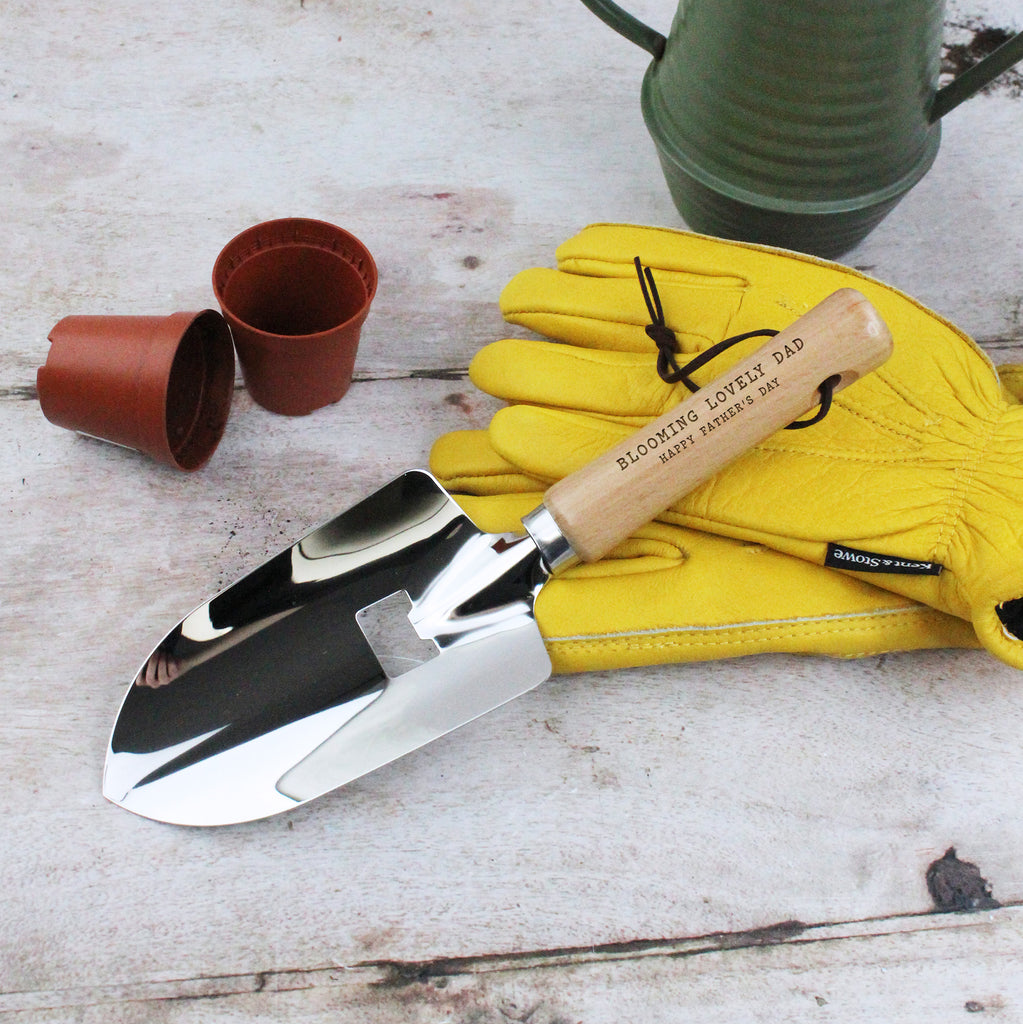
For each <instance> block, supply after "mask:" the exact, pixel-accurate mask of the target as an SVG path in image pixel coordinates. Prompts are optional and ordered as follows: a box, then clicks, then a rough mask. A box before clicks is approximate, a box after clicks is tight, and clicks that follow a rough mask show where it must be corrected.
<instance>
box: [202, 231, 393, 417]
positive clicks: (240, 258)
mask: <svg viewBox="0 0 1023 1024" xmlns="http://www.w3.org/2000/svg"><path fill="white" fill-rule="evenodd" d="M376 286H377V268H376V264H375V263H374V262H373V257H372V256H371V255H370V253H369V250H368V249H367V248H366V247H365V246H364V245H363V244H362V242H360V241H359V240H358V239H357V238H356V237H355V236H354V235H351V234H349V233H348V232H347V231H345V230H343V229H342V228H339V227H335V226H334V225H333V224H328V223H326V222H325V221H319V220H307V219H304V218H295V217H292V218H285V219H283V220H271V221H267V222H266V223H263V224H257V225H255V226H254V227H251V228H248V229H247V230H245V231H243V232H242V233H241V234H240V235H238V236H237V237H235V238H234V239H232V240H231V241H230V242H228V244H227V245H226V246H225V247H224V249H223V251H222V252H221V253H220V255H219V256H218V257H217V261H216V263H215V265H214V267H213V291H214V293H215V294H216V296H217V301H218V302H219V303H220V308H221V310H222V311H223V313H224V316H225V318H226V319H227V322H228V323H229V324H230V325H231V333H232V334H233V335H234V343H235V348H236V349H237V350H238V359H239V361H240V363H241V366H242V375H243V377H244V378H245V385H246V387H247V388H248V389H249V393H250V394H251V395H252V397H253V398H254V399H255V400H256V401H257V402H258V403H259V404H260V405H262V406H263V407H264V408H266V409H270V410H271V411H273V412H278V413H284V414H285V415H289V416H301V415H305V414H306V413H310V412H312V411H313V410H314V409H319V408H321V407H322V406H325V405H329V404H330V403H332V402H336V401H338V400H339V399H340V398H341V397H342V396H343V395H344V394H345V392H346V391H347V390H348V387H349V385H350V384H351V382H352V371H353V369H354V366H355V355H356V351H357V350H358V346H359V334H360V332H361V330H362V325H363V322H364V321H365V319H366V315H367V314H368V313H369V307H370V303H371V302H372V301H373V296H374V294H375V293H376Z"/></svg>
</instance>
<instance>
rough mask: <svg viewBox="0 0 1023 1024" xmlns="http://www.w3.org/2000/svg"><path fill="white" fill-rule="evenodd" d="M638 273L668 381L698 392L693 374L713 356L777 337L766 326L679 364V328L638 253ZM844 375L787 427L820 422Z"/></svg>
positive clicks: (823, 386) (825, 385)
mask: <svg viewBox="0 0 1023 1024" xmlns="http://www.w3.org/2000/svg"><path fill="white" fill-rule="evenodd" d="M633 262H634V263H635V265H636V274H637V275H638V277H639V287H640V288H641V289H642V291H643V300H644V302H646V308H647V312H648V313H649V314H650V323H649V324H648V325H647V326H646V327H645V328H644V330H645V331H646V334H647V337H648V338H650V340H651V341H653V343H654V344H655V345H656V346H657V374H658V376H659V377H660V378H661V380H663V381H664V382H665V384H677V383H679V382H681V383H682V384H684V385H685V386H686V387H687V388H688V389H689V391H691V392H692V393H693V394H696V392H697V391H699V390H700V385H699V384H697V383H696V382H695V381H694V380H693V379H692V375H693V374H694V373H695V372H696V371H697V370H699V369H700V368H701V367H703V366H706V365H707V363H709V362H710V361H711V360H713V359H715V358H716V357H717V356H719V355H721V353H722V352H724V351H726V350H727V349H729V348H731V347H732V346H733V345H737V344H739V343H740V342H743V341H748V340H749V339H750V338H773V337H774V336H775V335H776V334H777V333H778V332H777V331H776V330H773V329H772V328H770V327H764V328H761V329H760V330H756V331H746V333H745V334H737V335H735V336H734V337H732V338H725V340H724V341H719V342H718V343H717V344H716V345H711V346H710V348H707V349H704V350H703V351H702V352H701V353H700V354H699V355H698V356H695V357H694V358H693V359H690V360H689V362H687V363H686V364H685V365H684V366H679V364H678V351H679V348H678V339H677V338H676V337H675V332H674V331H673V330H672V329H671V328H670V327H669V326H668V324H667V322H666V321H665V319H664V308H663V306H662V305H661V297H660V295H659V294H658V292H657V285H656V283H655V282H654V275H653V272H652V271H651V269H650V268H649V267H644V266H643V264H642V262H641V260H640V258H639V257H638V256H636V257H635V259H634V261H633ZM840 380H841V376H840V375H839V374H835V375H833V376H831V377H828V378H827V380H824V381H821V383H820V385H819V386H818V388H817V390H818V392H819V393H820V396H821V401H820V405H819V407H818V409H817V412H816V413H815V414H814V415H813V416H812V417H811V418H810V419H808V420H796V421H795V422H793V423H790V424H789V425H788V426H787V427H785V429H786V430H802V429H803V428H804V427H812V426H813V425H814V424H815V423H820V421H821V420H822V419H824V417H825V416H827V414H828V412H829V411H830V409H831V400H832V398H833V397H834V393H835V388H836V387H837V386H838V383H839V381H840Z"/></svg>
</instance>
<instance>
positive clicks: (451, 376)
mask: <svg viewBox="0 0 1023 1024" xmlns="http://www.w3.org/2000/svg"><path fill="white" fill-rule="evenodd" d="M468 377H469V368H468V367H467V366H434V367H426V368H424V369H418V370H379V371H367V372H365V373H355V374H353V375H352V383H353V384H373V383H376V382H378V381H389V380H440V381H462V380H467V379H468ZM234 389H235V391H244V390H245V385H244V383H243V382H242V381H237V382H236V383H235V388H234ZM8 400H10V401H14V402H37V401H38V400H39V392H38V391H37V390H36V386H35V384H14V385H12V386H10V387H0V401H8Z"/></svg>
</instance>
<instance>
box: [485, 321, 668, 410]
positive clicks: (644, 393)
mask: <svg viewBox="0 0 1023 1024" xmlns="http://www.w3.org/2000/svg"><path fill="white" fill-rule="evenodd" d="M469 378H470V379H471V380H472V382H473V383H474V384H475V385H476V387H478V388H480V390H482V391H486V392H487V393H488V394H490V395H494V396H495V397H497V398H502V399H504V400H505V401H506V402H530V403H533V404H536V405H546V406H554V407H563V408H566V409H577V410H579V411H583V412H593V413H597V414H602V415H606V416H611V417H617V416H626V417H643V418H645V419H649V418H650V417H653V416H658V415H660V414H661V413H662V412H664V411H665V410H667V409H669V408H671V406H673V405H676V404H677V403H678V401H679V400H680V398H681V397H682V395H683V393H686V392H685V388H684V387H683V386H682V385H680V384H666V383H665V382H664V381H663V380H662V379H661V378H660V377H659V376H658V375H657V369H656V366H655V363H654V358H653V357H652V356H650V355H638V354H635V353H631V352H604V351H599V350H594V349H585V348H577V347H576V346H574V345H552V344H551V343H550V342H546V341H532V340H528V339H523V338H507V339H505V340H503V341H496V342H493V343H492V344H490V345H487V346H485V347H484V348H482V349H480V351H479V352H477V353H476V355H475V356H474V357H473V360H472V362H471V363H470V364H469Z"/></svg>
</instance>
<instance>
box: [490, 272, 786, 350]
mask: <svg viewBox="0 0 1023 1024" xmlns="http://www.w3.org/2000/svg"><path fill="white" fill-rule="evenodd" d="M637 255H638V254H637ZM656 285H657V291H658V295H659V296H660V299H661V304H662V306H663V308H664V316H665V320H666V322H667V323H668V324H669V326H671V328H672V329H673V330H674V332H675V336H676V341H677V343H678V346H679V350H680V351H683V352H696V351H700V350H701V349H704V348H706V347H707V346H708V345H712V344H714V343H716V342H718V341H720V340H721V339H722V338H724V337H727V335H728V334H729V333H733V334H734V333H739V332H738V331H731V330H730V328H731V324H732V322H733V320H734V318H735V315H736V313H737V312H738V310H739V308H740V305H741V302H742V292H741V291H739V290H738V289H737V288H735V287H734V284H733V283H732V282H731V280H730V279H729V282H728V283H727V284H725V285H718V284H715V283H713V282H711V283H710V284H707V285H699V284H692V283H690V282H685V283H680V284H669V283H668V282H664V283H663V284H662V282H661V281H660V280H656ZM500 306H501V313H502V314H503V316H504V318H505V320H507V321H508V322H509V323H514V324H519V325H521V326H523V327H528V328H529V329H530V330H531V331H535V332H536V333H537V334H542V335H544V336H545V337H548V338H553V339H554V340H555V341H564V342H568V343H570V344H573V345H579V346H582V347H585V348H596V349H610V350H616V351H619V352H648V353H649V352H656V351H657V346H656V345H655V344H654V342H653V341H652V340H651V339H650V337H649V336H648V335H647V333H646V327H647V325H649V324H650V323H651V316H650V312H649V310H648V309H647V305H646V300H645V299H644V298H643V289H642V288H641V287H640V283H639V278H638V277H637V275H636V268H635V267H634V266H633V267H632V274H631V276H630V277H624V278H610V279H609V278H599V277H586V276H583V275H579V274H566V273H562V272H561V271H558V270H549V269H546V268H543V267H534V268H532V269H529V270H523V271H521V272H520V273H518V274H516V275H515V277H513V278H512V279H511V281H509V282H508V284H507V285H506V286H505V288H504V290H503V291H502V292H501V298H500ZM768 326H770V325H768Z"/></svg>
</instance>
